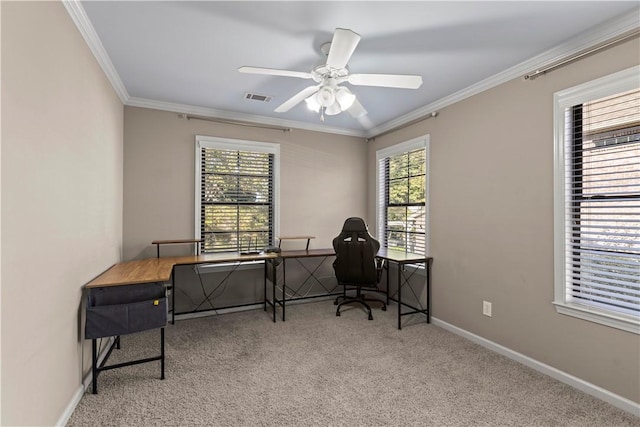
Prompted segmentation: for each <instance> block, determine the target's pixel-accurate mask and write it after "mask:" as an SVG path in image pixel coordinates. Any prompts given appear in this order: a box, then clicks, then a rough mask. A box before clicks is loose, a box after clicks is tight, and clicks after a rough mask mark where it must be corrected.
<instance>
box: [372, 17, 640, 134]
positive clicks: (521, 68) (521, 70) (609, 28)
mask: <svg viewBox="0 0 640 427" xmlns="http://www.w3.org/2000/svg"><path fill="white" fill-rule="evenodd" d="M639 14H640V9H636V10H635V11H633V12H631V13H628V14H625V15H622V16H620V17H618V18H614V19H612V20H610V21H607V22H605V23H603V24H601V25H598V26H596V27H594V28H592V29H590V30H587V31H585V32H583V33H582V34H580V35H579V36H577V37H574V38H572V39H570V40H569V41H567V42H565V43H562V44H560V45H558V46H556V47H554V48H552V49H549V50H547V51H545V52H543V53H541V54H539V55H537V56H534V57H533V58H531V59H528V60H526V61H524V62H521V63H520V64H517V65H515V66H513V67H511V68H508V69H506V70H504V71H502V72H500V73H498V74H495V75H493V76H491V77H488V78H486V79H484V80H481V81H479V82H478V83H475V84H473V85H471V86H468V87H466V88H465V89H462V90H460V91H458V92H454V93H452V94H451V95H448V96H445V97H444V98H440V99H439V100H437V101H435V102H432V103H430V104H428V105H425V106H424V107H420V108H418V109H417V110H414V111H412V112H410V113H408V114H405V115H404V116H401V117H398V118H396V119H393V120H390V121H388V122H386V123H383V124H382V125H380V126H376V127H374V128H371V129H369V130H368V131H367V132H366V137H367V138H373V137H375V136H376V135H380V134H381V133H387V132H390V131H392V130H394V129H395V128H398V127H401V126H403V125H405V124H407V123H410V122H413V121H419V120H420V119H423V118H426V117H429V116H431V113H433V112H437V111H438V110H440V109H442V108H444V107H447V106H449V105H452V104H455V103H456V102H459V101H462V100H463V99H466V98H469V97H471V96H473V95H477V94H479V93H481V92H484V91H485V90H488V89H491V88H493V87H496V86H498V85H501V84H503V83H506V82H508V81H510V80H513V79H516V78H521V77H522V76H524V75H525V74H527V73H529V72H531V71H532V70H535V69H537V68H542V67H545V66H547V65H550V64H553V63H555V62H558V61H560V60H562V59H564V58H567V57H569V56H571V55H575V54H578V53H579V52H581V51H583V50H585V49H588V48H592V47H594V46H597V45H598V44H601V43H605V42H607V41H609V40H611V39H613V38H615V37H619V36H621V35H623V34H625V33H629V32H631V31H634V30H637V29H638V28H640V20H639V19H638V15H639Z"/></svg>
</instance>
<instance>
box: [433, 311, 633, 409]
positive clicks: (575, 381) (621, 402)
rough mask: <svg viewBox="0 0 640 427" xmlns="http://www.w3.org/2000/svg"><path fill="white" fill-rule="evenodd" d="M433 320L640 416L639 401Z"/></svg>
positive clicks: (435, 323) (442, 326)
mask: <svg viewBox="0 0 640 427" xmlns="http://www.w3.org/2000/svg"><path fill="white" fill-rule="evenodd" d="M431 320H432V323H433V324H434V325H436V326H439V327H441V328H443V329H446V330H447V331H449V332H453V333H454V334H456V335H460V336H461V337H464V338H466V339H468V340H469V341H473V342H475V343H476V344H480V345H481V346H483V347H485V348H488V349H489V350H492V351H495V352H496V353H499V354H502V355H503V356H506V357H508V358H509V359H512V360H515V361H516V362H520V363H522V364H523V365H525V366H528V367H530V368H532V369H535V370H536V371H538V372H541V373H543V374H545V375H548V376H550V377H552V378H554V379H556V380H558V381H560V382H563V383H565V384H568V385H570V386H571V387H574V388H576V389H578V390H580V391H583V392H585V393H587V394H590V395H591V396H594V397H596V398H598V399H600V400H603V401H605V402H607V403H610V404H612V405H613V406H615V407H617V408H620V409H622V410H624V411H627V412H629V413H631V414H633V415H635V416H636V417H640V404H639V403H636V402H634V401H632V400H629V399H627V398H625V397H622V396H619V395H617V394H615V393H612V392H610V391H608V390H605V389H603V388H602V387H598V386H597V385H595V384H591V383H589V382H587V381H584V380H581V379H580V378H577V377H574V376H573V375H571V374H568V373H566V372H563V371H561V370H559V369H556V368H554V367H553V366H549V365H547V364H545V363H542V362H539V361H537V360H535V359H532V358H530V357H529V356H525V355H524V354H521V353H518V352H517V351H514V350H511V349H509V348H507V347H504V346H501V345H500V344H497V343H495V342H493V341H489V340H488V339H485V338H482V337H481V336H478V335H475V334H473V333H471V332H469V331H466V330H464V329H461V328H458V327H457V326H453V325H452V324H450V323H447V322H445V321H443V320H440V319H437V318H435V317H431Z"/></svg>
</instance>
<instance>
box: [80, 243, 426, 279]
mask: <svg viewBox="0 0 640 427" xmlns="http://www.w3.org/2000/svg"><path fill="white" fill-rule="evenodd" d="M333 255H335V251H334V250H333V249H310V250H304V249H302V250H295V251H282V252H280V253H279V254H278V253H274V252H272V253H259V254H250V255H242V254H239V253H235V252H233V253H216V254H203V255H188V256H181V257H163V258H147V259H141V260H136V261H129V262H122V263H118V264H115V265H113V266H112V267H111V268H109V269H108V270H107V271H105V272H104V273H102V274H100V275H99V276H98V277H96V278H95V279H93V280H92V281H90V282H89V283H87V284H86V285H85V287H87V288H97V287H106V286H120V285H135V284H139V283H153V282H168V281H169V280H170V279H171V272H172V271H173V267H174V266H176V265H194V264H209V263H223V262H247V261H263V260H268V259H275V258H278V257H281V258H307V257H319V256H333ZM376 256H378V257H380V258H383V259H387V260H390V261H394V262H398V263H400V264H410V263H414V262H415V263H417V262H426V261H430V260H431V259H432V258H431V257H427V256H424V255H419V254H412V253H405V252H403V251H396V250H390V249H386V248H380V250H379V251H378V254H377V255H376Z"/></svg>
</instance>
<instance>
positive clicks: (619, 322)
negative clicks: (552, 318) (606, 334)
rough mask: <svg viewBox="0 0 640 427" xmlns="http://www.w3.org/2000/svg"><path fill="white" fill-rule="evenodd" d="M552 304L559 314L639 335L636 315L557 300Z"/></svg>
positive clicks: (639, 326)
mask: <svg viewBox="0 0 640 427" xmlns="http://www.w3.org/2000/svg"><path fill="white" fill-rule="evenodd" d="M553 304H554V305H555V306H556V311H557V312H558V313H560V314H566V315H567V316H573V317H577V318H580V319H583V320H588V321H590V322H594V323H599V324H601V325H606V326H610V327H612V328H616V329H621V330H623V331H627V332H633V333H634V334H638V335H640V319H638V318H637V317H633V316H625V315H624V314H614V313H612V312H607V311H604V310H601V309H598V308H592V307H588V306H583V305H578V304H571V303H565V302H557V301H554V302H553Z"/></svg>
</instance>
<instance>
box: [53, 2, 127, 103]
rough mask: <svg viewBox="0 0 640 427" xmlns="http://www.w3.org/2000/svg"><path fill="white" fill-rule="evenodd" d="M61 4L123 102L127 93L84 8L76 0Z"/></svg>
mask: <svg viewBox="0 0 640 427" xmlns="http://www.w3.org/2000/svg"><path fill="white" fill-rule="evenodd" d="M62 4H63V5H64V7H65V8H66V9H67V12H68V13H69V15H70V16H71V19H72V20H73V22H74V23H75V24H76V27H77V28H78V30H79V31H80V34H82V38H84V41H85V42H86V43H87V45H88V46H89V49H90V50H91V52H92V53H93V56H95V58H96V60H97V61H98V64H100V67H101V68H102V71H103V72H104V73H105V75H106V76H107V79H109V82H110V83H111V86H112V87H113V90H115V92H116V94H117V95H118V97H119V98H120V101H122V103H123V104H125V103H126V102H127V100H128V99H129V93H128V92H127V89H126V88H125V87H124V84H123V83H122V80H121V79H120V75H119V74H118V72H117V71H116V68H115V67H114V66H113V63H112V62H111V59H110V58H109V55H108V54H107V51H106V50H105V49H104V46H103V45H102V42H101V41H100V38H99V37H98V34H97V33H96V30H95V29H94V28H93V24H91V21H90V20H89V17H87V14H86V12H85V11H84V8H83V7H82V5H81V4H80V2H79V1H77V0H62Z"/></svg>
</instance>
